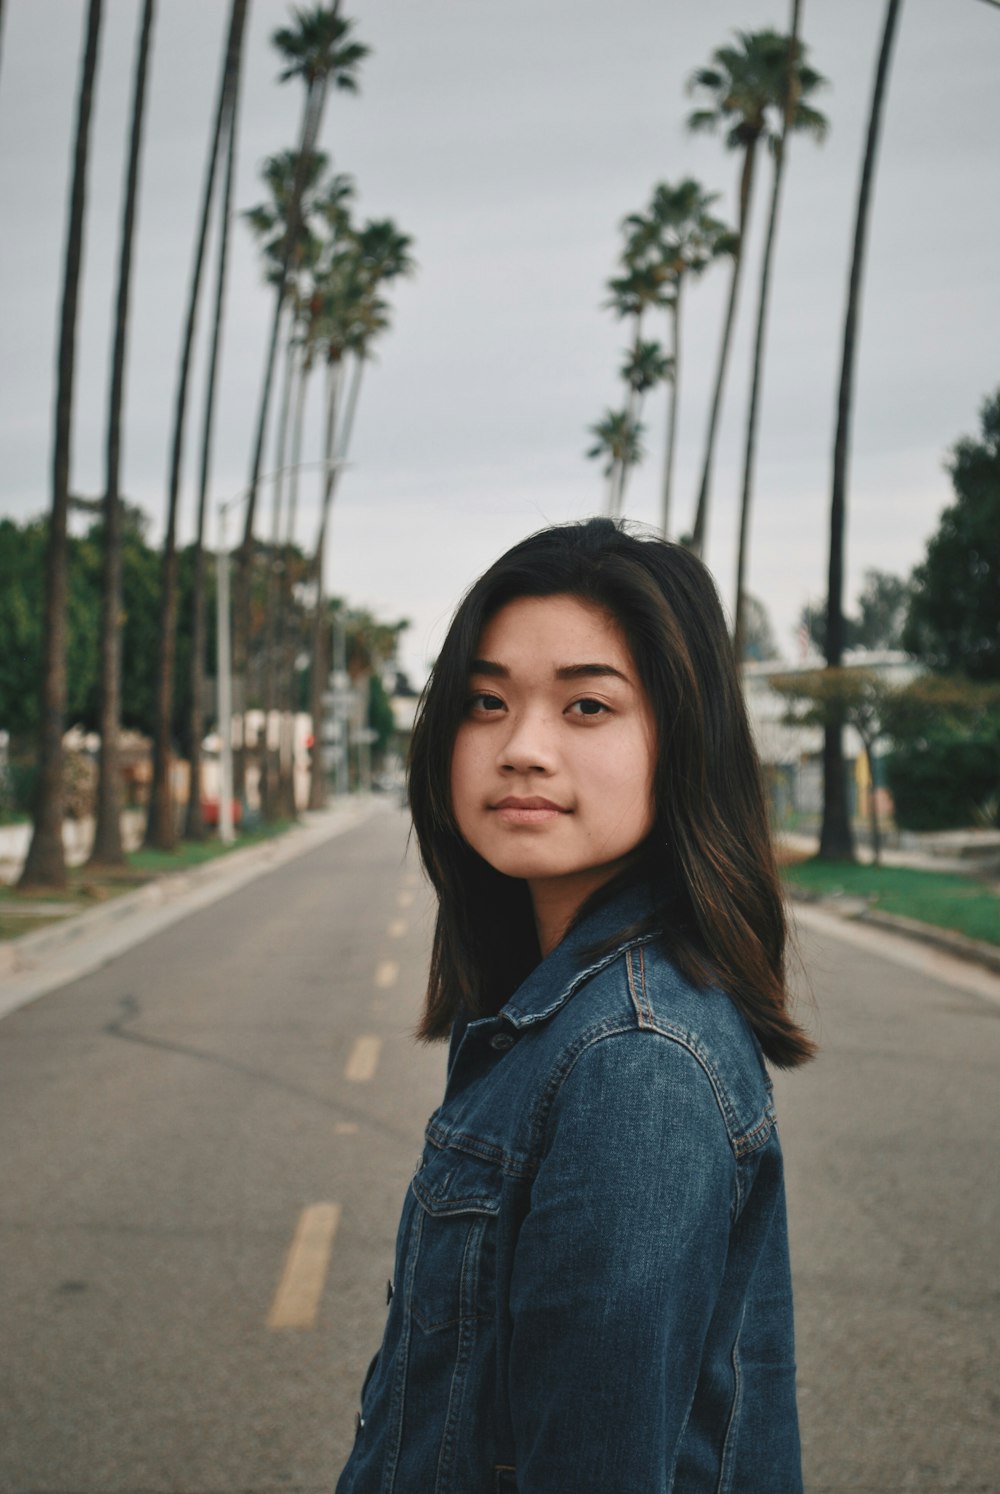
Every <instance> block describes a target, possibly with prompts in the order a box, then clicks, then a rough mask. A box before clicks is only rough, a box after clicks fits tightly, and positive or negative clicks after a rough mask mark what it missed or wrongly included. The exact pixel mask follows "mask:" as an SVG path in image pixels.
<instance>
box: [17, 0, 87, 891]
mask: <svg viewBox="0 0 1000 1494" xmlns="http://www.w3.org/2000/svg"><path fill="white" fill-rule="evenodd" d="M100 30H101V0H89V4H88V6H87V21H86V28H85V33H84V47H83V57H82V60H81V64H80V92H79V97H78V101H77V113H76V126H75V133H74V144H73V176H72V184H71V187H70V209H69V227H68V231H67V234H66V260H65V267H64V271H63V293H62V310H61V313H60V320H59V354H58V363H57V373H56V410H55V439H54V442H53V462H52V507H51V511H50V517H49V523H48V529H47V551H46V563H45V603H44V611H43V616H44V631H43V646H42V659H41V668H40V670H39V676H38V677H39V678H40V680H41V699H40V709H39V722H38V731H39V749H38V791H37V795H36V799H35V803H34V806H33V815H32V819H33V825H32V835H31V842H30V844H29V846H28V855H27V859H26V861H25V863H24V868H23V870H22V872H21V881H20V885H21V886H22V887H38V886H42V887H44V886H52V887H63V886H65V883H66V861H65V857H64V855H63V842H62V822H63V790H62V781H63V763H62V739H63V729H64V724H65V716H66V704H67V694H66V628H67V618H66V607H67V589H68V577H67V520H68V515H69V480H70V472H69V468H70V436H71V426H72V417H73V381H74V375H75V370H76V318H77V303H78V300H79V290H80V269H81V264H82V259H83V225H84V209H85V205H86V195H87V163H88V156H89V148H90V123H91V115H92V109H93V98H94V85H95V80H96V77H97V51H98V42H99V38H100Z"/></svg>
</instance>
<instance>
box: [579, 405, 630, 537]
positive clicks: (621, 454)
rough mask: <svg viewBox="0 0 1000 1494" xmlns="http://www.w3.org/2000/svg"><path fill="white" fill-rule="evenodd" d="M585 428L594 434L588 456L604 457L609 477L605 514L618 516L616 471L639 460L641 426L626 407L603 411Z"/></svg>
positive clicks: (606, 473)
mask: <svg viewBox="0 0 1000 1494" xmlns="http://www.w3.org/2000/svg"><path fill="white" fill-rule="evenodd" d="M587 429H588V431H589V432H590V434H591V435H592V436H594V437H595V441H594V444H593V446H591V447H590V448H589V450H588V451H587V456H588V457H589V458H591V459H592V460H596V459H598V458H600V457H603V458H604V459H605V461H604V469H603V470H604V476H605V477H606V478H607V479H608V513H609V514H610V515H611V517H612V518H617V517H618V509H617V499H618V484H617V474H618V472H619V471H620V470H621V469H622V468H625V469H627V468H629V467H634V466H636V465H637V464H638V463H639V462H641V461H642V458H643V455H644V453H643V448H642V441H641V437H642V434H643V428H642V426H641V425H640V424H639V422H638V421H637V420H635V419H633V417H632V416H631V415H630V414H629V412H628V410H605V412H604V414H603V415H602V417H601V419H600V420H598V421H595V422H594V424H593V425H589V426H588V427H587Z"/></svg>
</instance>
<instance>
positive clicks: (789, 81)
mask: <svg viewBox="0 0 1000 1494" xmlns="http://www.w3.org/2000/svg"><path fill="white" fill-rule="evenodd" d="M801 10H802V4H801V0H792V24H791V31H790V33H789V38H788V72H787V74H786V81H785V108H784V119H783V121H782V127H781V137H780V139H779V140H778V142H777V144H776V146H775V155H774V179H773V182H772V185H771V208H770V212H769V214H768V219H767V239H766V242H765V244H764V263H763V266H762V268H761V272H760V293H759V296H758V300H757V330H756V332H755V334H754V344H753V372H752V374H751V378H750V409H749V411H748V413H747V434H746V448H745V450H744V454H743V491H742V494H741V497H740V535H739V543H738V545H737V549H736V595H735V602H734V606H735V611H736V622H735V627H734V630H733V648H734V651H735V654H736V662H737V665H739V664H740V663H742V660H743V654H744V649H745V645H746V592H745V581H746V568H747V553H748V550H749V543H750V506H751V501H752V497H753V470H754V458H755V455H756V446H757V422H758V412H759V410H760V395H761V390H762V388H763V385H764V336H765V332H766V330H767V308H768V298H769V295H770V289H771V267H772V265H773V263H774V246H775V243H776V241H777V237H778V210H779V207H780V203H781V185H782V181H783V179H784V174H785V157H786V154H787V151H788V139H789V136H790V134H791V130H792V121H793V119H794V118H795V107H796V103H797V98H796V92H795V79H796V76H797V71H798V54H799V26H800V20H801Z"/></svg>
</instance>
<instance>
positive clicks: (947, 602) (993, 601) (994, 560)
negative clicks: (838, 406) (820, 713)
mask: <svg viewBox="0 0 1000 1494" xmlns="http://www.w3.org/2000/svg"><path fill="white" fill-rule="evenodd" d="M980 418H981V431H980V435H979V437H978V438H977V437H972V436H966V437H963V439H962V440H960V441H958V442H957V443H956V445H955V446H954V448H953V450H952V452H951V456H950V458H949V461H948V471H949V473H950V474H951V480H952V485H953V486H954V489H955V502H954V503H953V504H951V505H950V507H948V508H946V509H945V511H944V513H943V514H942V515H941V520H940V523H939V525H938V528H937V532H936V533H935V534H934V535H933V536H932V537H931V539H930V541H929V542H928V545H927V553H926V555H925V557H924V559H923V561H922V562H921V564H920V565H918V566H917V568H916V570H915V571H914V573H913V578H912V586H913V596H912V599H911V601H910V610H909V615H908V618H907V621H906V626H905V630H904V635H903V636H904V642H905V646H906V647H907V648H908V649H909V650H910V651H911V652H912V653H914V654H916V656H917V657H918V658H920V659H922V660H924V662H925V663H927V664H928V665H930V667H931V668H932V669H940V670H953V671H954V672H956V673H958V674H964V675H967V676H968V677H969V679H973V680H1000V389H998V390H997V392H996V393H995V394H993V395H991V396H990V398H989V399H987V400H986V401H985V403H984V404H983V406H982V411H981V417H980Z"/></svg>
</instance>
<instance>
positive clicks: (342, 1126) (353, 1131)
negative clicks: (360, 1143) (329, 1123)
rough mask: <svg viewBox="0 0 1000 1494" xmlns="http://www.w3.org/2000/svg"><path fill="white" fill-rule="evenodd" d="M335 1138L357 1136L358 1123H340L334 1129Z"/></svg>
mask: <svg viewBox="0 0 1000 1494" xmlns="http://www.w3.org/2000/svg"><path fill="white" fill-rule="evenodd" d="M333 1134H334V1136H357V1134H358V1123H357V1121H338V1122H337V1124H336V1125H335V1126H334V1128H333Z"/></svg>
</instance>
